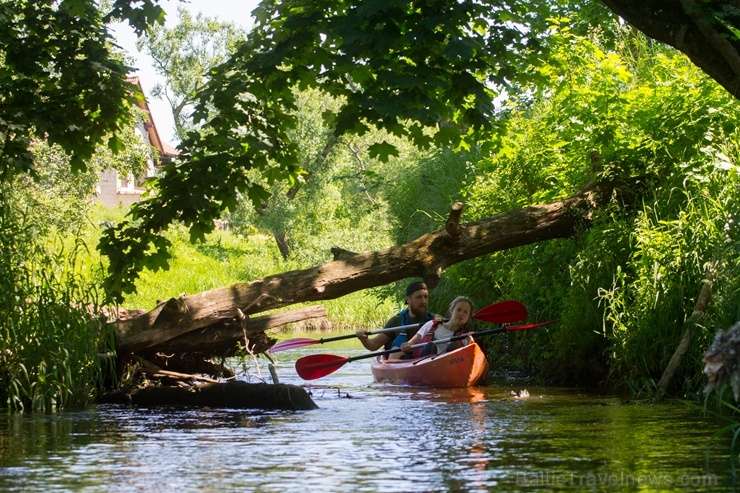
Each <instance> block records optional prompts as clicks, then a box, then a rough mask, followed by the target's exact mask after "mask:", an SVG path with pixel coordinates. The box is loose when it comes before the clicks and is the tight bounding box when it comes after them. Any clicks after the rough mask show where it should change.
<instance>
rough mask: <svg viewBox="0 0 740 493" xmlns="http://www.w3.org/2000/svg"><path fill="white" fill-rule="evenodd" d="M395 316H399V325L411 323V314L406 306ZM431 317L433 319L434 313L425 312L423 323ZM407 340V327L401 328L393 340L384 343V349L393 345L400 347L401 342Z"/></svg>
mask: <svg viewBox="0 0 740 493" xmlns="http://www.w3.org/2000/svg"><path fill="white" fill-rule="evenodd" d="M396 316H398V317H401V325H411V316H410V315H409V309H408V308H406V309H405V310H401V311H400V312H398V313H397V314H396ZM433 319H434V314H433V313H430V312H427V317H426V320H425V323H426V322H429V321H430V320H433ZM408 340H409V334H408V329H403V330H402V331H401V332H399V333H398V335H397V336H396V338H395V339H393V341H392V342H391V343H390V344H389V345H386V349H390V348H393V347H401V344H403V343H404V342H408Z"/></svg>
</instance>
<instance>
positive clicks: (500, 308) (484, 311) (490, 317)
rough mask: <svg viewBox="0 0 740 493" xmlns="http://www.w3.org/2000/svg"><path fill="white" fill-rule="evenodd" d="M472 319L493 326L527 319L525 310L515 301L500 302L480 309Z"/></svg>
mask: <svg viewBox="0 0 740 493" xmlns="http://www.w3.org/2000/svg"><path fill="white" fill-rule="evenodd" d="M473 318H474V319H476V320H483V321H484V322H490V323H494V324H508V323H511V322H516V321H518V320H524V319H525V318H527V309H526V308H525V307H524V305H522V304H521V303H520V302H518V301H515V300H509V301H501V302H499V303H494V304H493V305H488V306H485V307H483V308H481V309H480V310H478V311H477V312H475V313H474V314H473Z"/></svg>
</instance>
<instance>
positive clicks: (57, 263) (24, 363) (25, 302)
mask: <svg viewBox="0 0 740 493" xmlns="http://www.w3.org/2000/svg"><path fill="white" fill-rule="evenodd" d="M25 193H26V187H25V186H24V185H23V184H22V183H15V182H14V183H6V184H3V185H2V186H1V187H0V198H1V199H2V200H0V246H2V249H0V251H2V255H1V256H0V281H1V282H2V285H3V289H2V292H0V402H2V406H3V407H4V408H5V409H9V410H19V411H31V410H34V411H51V410H54V409H60V408H70V407H77V406H83V405H86V404H88V403H90V402H91V401H92V399H93V398H94V397H95V394H96V392H97V391H98V390H99V389H100V388H101V387H102V374H103V373H102V368H101V359H100V356H99V353H105V352H106V351H108V350H109V349H111V348H112V338H111V337H110V335H109V334H106V333H105V332H104V330H103V329H104V326H103V324H102V323H99V321H97V320H96V319H94V318H93V317H92V316H91V313H97V309H98V307H99V305H98V298H99V297H98V293H97V292H96V290H95V288H94V287H93V286H91V285H90V284H89V283H88V282H86V281H85V280H83V279H82V278H81V277H80V276H79V275H78V274H77V273H76V269H77V268H78V265H77V258H78V257H79V256H80V254H82V255H83V256H85V254H86V252H85V250H84V244H81V243H78V244H75V245H73V247H72V249H71V250H67V249H66V248H65V246H64V245H63V243H62V242H61V241H59V240H57V242H56V243H55V244H54V245H53V247H52V248H49V249H47V248H46V246H45V240H44V239H45V238H47V239H48V238H55V237H57V238H58V236H57V235H56V234H55V233H54V230H53V229H52V230H50V229H49V224H52V223H51V222H50V220H53V219H54V218H53V217H52V218H50V217H43V216H40V215H34V214H29V213H27V211H28V209H24V208H22V207H17V205H19V201H18V199H21V200H25V199H24V198H23V195H24V194H25ZM34 212H41V209H40V208H39V209H38V210H35V211H34ZM54 222H56V221H54ZM61 224H62V225H64V224H67V222H66V221H61ZM66 234H68V232H66V231H65V235H66ZM88 309H89V310H90V312H88Z"/></svg>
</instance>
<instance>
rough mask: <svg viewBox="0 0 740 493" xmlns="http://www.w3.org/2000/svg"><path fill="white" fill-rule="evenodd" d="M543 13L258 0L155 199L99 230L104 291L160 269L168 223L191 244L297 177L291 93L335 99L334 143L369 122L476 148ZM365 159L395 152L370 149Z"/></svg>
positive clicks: (529, 52)
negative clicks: (249, 25) (244, 202)
mask: <svg viewBox="0 0 740 493" xmlns="http://www.w3.org/2000/svg"><path fill="white" fill-rule="evenodd" d="M549 8H550V7H549V4H548V3H547V2H544V1H543V2H540V1H539V0H535V1H528V2H524V1H517V0H508V1H505V2H499V3H498V4H497V5H496V6H491V5H489V4H483V3H480V2H477V1H472V0H463V1H459V0H426V1H417V2H408V1H402V0H391V1H389V0H364V1H362V2H346V1H338V0H335V1H328V2H315V1H307V0H294V1H283V2H274V1H265V2H262V3H261V4H260V6H259V7H258V8H257V9H256V10H255V11H254V13H253V14H254V16H255V18H256V21H257V22H256V26H255V29H254V30H253V31H252V32H251V33H250V34H249V36H248V37H247V39H246V40H245V42H244V43H243V44H241V45H240V46H239V47H238V49H237V50H236V52H235V53H234V55H233V56H232V57H231V58H230V59H229V60H228V61H226V62H225V63H223V64H221V65H220V66H218V67H216V68H214V69H213V70H212V71H211V72H210V81H209V83H208V85H207V86H206V87H205V88H204V90H203V91H202V92H201V93H200V95H199V102H198V103H197V104H196V108H195V112H194V114H193V118H194V119H195V120H201V119H203V120H205V121H206V122H207V123H206V124H205V125H204V126H203V129H204V130H203V131H200V132H196V131H193V132H190V133H189V134H188V135H187V136H186V137H185V138H184V139H183V142H182V145H181V150H182V151H183V152H182V154H181V159H179V160H178V161H177V162H175V163H173V164H171V165H169V166H168V167H167V168H166V169H165V170H164V174H163V176H162V177H161V178H160V179H159V182H158V195H157V196H155V197H152V198H151V199H149V200H147V201H143V202H140V203H138V204H136V205H135V206H134V207H133V209H132V211H131V215H130V218H129V220H128V221H127V222H124V223H122V224H120V225H119V226H117V227H116V228H115V229H110V230H107V231H106V233H105V236H104V238H103V239H102V241H101V245H100V248H101V250H102V251H103V252H104V253H105V254H106V255H107V256H108V257H109V258H110V260H111V263H110V270H109V278H108V279H107V281H106V291H107V292H108V293H110V294H112V295H113V297H114V298H120V295H121V293H123V292H130V291H132V290H133V289H134V281H135V280H136V278H137V277H138V272H139V271H140V270H141V269H142V268H144V267H149V268H155V269H157V268H162V267H166V266H167V262H168V258H169V255H168V253H167V251H166V250H167V247H168V243H167V241H166V240H165V239H164V238H163V237H162V236H161V234H160V233H161V231H162V230H163V229H165V228H166V227H167V226H168V225H169V224H171V223H173V222H175V221H182V222H183V223H184V224H185V225H186V226H188V227H189V228H190V232H191V239H193V240H200V239H203V238H204V235H205V234H206V233H208V232H210V231H211V230H212V229H213V220H214V219H216V218H218V217H219V216H220V214H221V212H222V211H224V210H226V209H230V210H233V209H234V207H235V206H236V205H237V200H238V198H239V197H240V196H242V195H243V196H246V197H248V198H249V199H250V200H251V201H252V202H253V203H254V204H255V205H259V204H260V203H261V202H262V201H264V200H266V199H267V198H268V197H269V192H268V190H267V188H266V187H265V186H264V185H263V183H261V182H257V181H253V180H251V179H250V173H249V172H250V171H253V170H257V171H259V172H260V173H261V174H262V176H263V177H264V178H266V179H267V184H268V185H269V184H270V183H273V182H275V181H276V180H287V181H288V182H291V183H292V182H293V181H294V180H296V178H297V176H299V174H301V173H302V172H303V170H302V169H301V166H300V164H299V162H300V161H299V159H298V151H297V147H296V145H295V144H294V143H292V142H291V140H290V138H289V136H290V131H291V129H293V128H295V126H296V120H295V118H296V117H295V114H296V113H295V110H296V99H295V97H296V96H295V92H294V91H295V89H296V88H297V89H301V90H306V89H310V88H315V89H318V90H320V91H322V92H324V93H326V94H328V95H331V96H333V97H335V98H338V99H340V100H341V101H343V104H342V106H341V107H340V108H339V109H338V110H337V111H327V112H325V113H324V119H325V120H326V121H327V122H328V124H329V125H330V126H331V127H332V128H333V129H334V130H333V131H334V133H335V135H343V134H348V133H349V134H357V135H363V134H364V133H366V132H367V131H368V130H369V129H370V128H371V125H374V126H377V127H378V128H380V129H382V130H384V131H386V132H388V134H390V135H392V136H397V137H404V138H407V139H409V140H410V141H412V142H413V143H414V144H415V145H417V146H419V147H429V146H431V145H439V146H454V147H458V146H463V147H469V146H470V145H471V144H472V143H475V142H479V141H480V142H486V141H488V140H489V137H490V136H491V134H492V133H493V132H494V131H495V125H494V122H495V118H494V113H495V108H494V103H493V102H494V98H495V97H496V95H497V91H498V90H500V89H501V88H503V87H506V86H512V85H516V84H521V83H522V80H529V79H531V77H533V75H532V71H531V70H530V67H532V66H533V65H534V64H535V61H536V59H537V58H538V57H541V56H544V53H545V51H546V45H545V43H544V40H545V37H544V36H545V34H546V32H547V27H548V26H547V23H546V22H545V20H544V19H546V18H547V17H548V15H547V13H548V12H549ZM370 152H371V157H379V158H381V159H387V158H388V157H389V156H392V155H396V152H397V151H396V149H395V148H394V147H393V146H392V145H391V144H390V143H389V142H378V143H376V144H375V145H373V147H372V148H371V149H370Z"/></svg>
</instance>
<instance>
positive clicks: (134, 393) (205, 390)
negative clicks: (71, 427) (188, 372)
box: [98, 382, 318, 411]
mask: <svg viewBox="0 0 740 493" xmlns="http://www.w3.org/2000/svg"><path fill="white" fill-rule="evenodd" d="M98 402H99V403H101V404H126V405H134V406H173V405H177V406H195V407H213V408H233V409H269V410H287V411H300V410H311V409H318V406H317V405H316V403H315V402H314V401H313V400H312V399H311V396H310V395H308V392H306V390H305V389H304V388H303V387H299V386H297V385H288V384H267V383H247V382H226V383H206V384H203V385H193V386H191V387H147V388H143V389H136V390H130V391H123V390H119V391H114V392H108V393H106V394H103V395H102V396H101V397H100V398H99V399H98Z"/></svg>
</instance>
